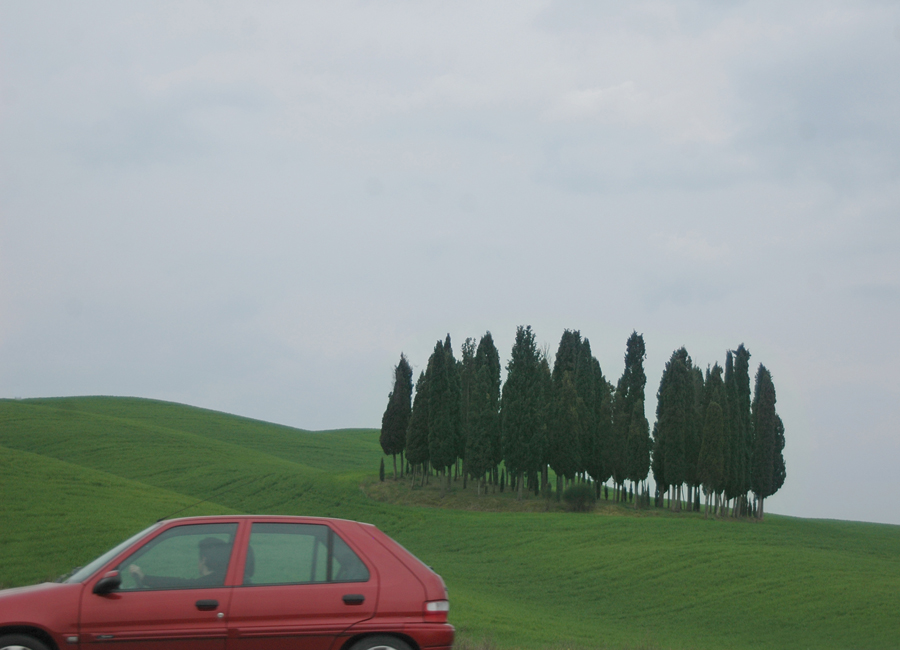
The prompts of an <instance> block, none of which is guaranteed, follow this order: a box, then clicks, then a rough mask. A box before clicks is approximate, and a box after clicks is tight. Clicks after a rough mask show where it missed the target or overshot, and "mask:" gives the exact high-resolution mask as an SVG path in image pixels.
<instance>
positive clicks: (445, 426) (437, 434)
mask: <svg viewBox="0 0 900 650" xmlns="http://www.w3.org/2000/svg"><path fill="white" fill-rule="evenodd" d="M428 366H429V368H428V370H429V372H430V373H431V376H430V377H429V382H428V383H429V386H428V401H429V403H428V455H429V458H430V460H431V466H432V467H434V468H435V470H437V471H439V472H446V475H447V487H448V488H449V487H450V481H451V473H450V469H451V468H452V467H453V465H454V463H456V458H457V455H456V454H457V450H458V449H459V429H460V422H459V420H460V410H459V404H460V381H459V368H458V367H457V363H456V359H455V358H454V356H453V348H452V347H451V345H450V335H449V334H448V335H447V338H446V340H445V341H444V342H443V343H442V342H441V341H438V342H437V343H436V344H435V346H434V352H433V353H432V355H431V359H429V361H428Z"/></svg>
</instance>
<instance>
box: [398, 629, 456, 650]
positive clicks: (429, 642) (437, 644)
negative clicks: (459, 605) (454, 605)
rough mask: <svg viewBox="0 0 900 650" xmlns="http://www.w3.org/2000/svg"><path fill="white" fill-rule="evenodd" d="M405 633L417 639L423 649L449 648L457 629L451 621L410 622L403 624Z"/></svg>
mask: <svg viewBox="0 0 900 650" xmlns="http://www.w3.org/2000/svg"><path fill="white" fill-rule="evenodd" d="M403 633H404V634H407V635H409V636H410V637H412V638H413V639H415V640H416V643H418V644H419V647H420V648H422V650H425V649H426V648H427V649H428V650H449V649H450V648H451V647H452V646H453V639H454V637H455V636H456V629H455V628H454V627H453V626H452V625H450V624H449V623H408V624H406V625H404V626H403Z"/></svg>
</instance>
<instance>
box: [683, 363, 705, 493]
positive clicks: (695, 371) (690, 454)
mask: <svg viewBox="0 0 900 650" xmlns="http://www.w3.org/2000/svg"><path fill="white" fill-rule="evenodd" d="M690 370H691V390H692V396H693V402H692V404H691V409H690V424H689V425H688V428H687V429H686V436H685V445H684V455H685V466H686V470H687V471H686V476H685V482H686V483H687V484H688V486H689V490H690V497H691V498H689V499H688V501H690V502H691V504H692V507H693V503H694V502H695V501H694V498H693V493H694V491H695V490H696V491H699V487H700V480H699V479H698V477H697V464H698V461H699V459H700V444H701V442H702V440H703V424H704V420H703V397H704V387H703V371H702V370H700V368H698V367H697V366H693V365H692V366H691V369H690Z"/></svg>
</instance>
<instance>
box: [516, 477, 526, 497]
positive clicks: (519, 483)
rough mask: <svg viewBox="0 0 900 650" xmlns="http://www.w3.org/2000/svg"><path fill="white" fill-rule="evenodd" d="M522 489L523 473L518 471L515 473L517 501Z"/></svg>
mask: <svg viewBox="0 0 900 650" xmlns="http://www.w3.org/2000/svg"><path fill="white" fill-rule="evenodd" d="M524 491H525V473H524V472H519V473H518V474H517V475H516V492H517V496H516V500H517V501H521V500H522V493H523V492H524Z"/></svg>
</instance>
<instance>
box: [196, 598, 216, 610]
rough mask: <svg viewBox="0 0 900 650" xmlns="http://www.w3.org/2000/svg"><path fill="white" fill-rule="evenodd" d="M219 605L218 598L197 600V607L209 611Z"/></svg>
mask: <svg viewBox="0 0 900 650" xmlns="http://www.w3.org/2000/svg"><path fill="white" fill-rule="evenodd" d="M218 606H219V601H218V600H198V601H197V609H200V610H203V611H207V610H210V609H215V608H216V607H218Z"/></svg>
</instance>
